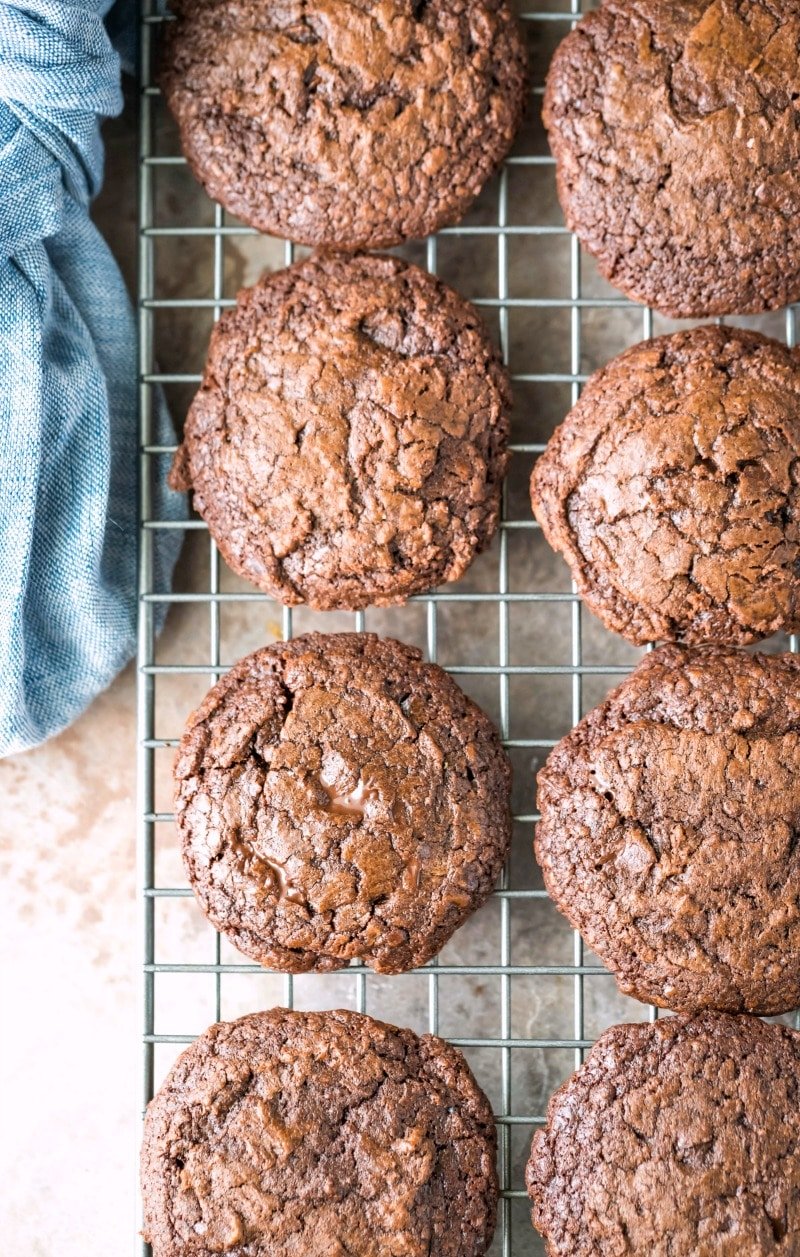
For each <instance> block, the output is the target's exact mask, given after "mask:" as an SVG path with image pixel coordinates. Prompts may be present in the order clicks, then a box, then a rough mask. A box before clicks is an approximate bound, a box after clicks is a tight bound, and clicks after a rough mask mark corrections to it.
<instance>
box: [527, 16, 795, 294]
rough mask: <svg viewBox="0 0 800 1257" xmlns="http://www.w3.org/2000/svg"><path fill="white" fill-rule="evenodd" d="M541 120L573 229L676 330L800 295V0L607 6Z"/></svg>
mask: <svg viewBox="0 0 800 1257" xmlns="http://www.w3.org/2000/svg"><path fill="white" fill-rule="evenodd" d="M544 121H545V126H546V127H547V131H548V135H549V138H550V145H551V148H552V150H553V154H554V156H555V159H556V164H557V179H558V193H559V198H560V200H561V205H562V207H563V210H564V215H565V217H566V220H567V223H568V225H569V226H570V228H571V229H572V230H573V231H575V232H577V234H578V236H579V237H580V240H581V243H582V244H583V245H584V246H585V247H586V248H587V249H588V250H589V252H590V253H592V254H594V256H595V258H596V259H597V264H598V267H599V269H600V271H601V272H602V274H603V275H604V276H605V277H606V279H608V280H610V281H611V283H612V284H615V285H616V287H617V288H621V289H622V291H623V292H624V293H627V294H628V296H630V297H633V298H635V299H636V300H637V301H644V302H647V303H648V304H649V305H653V306H655V307H656V308H657V309H659V310H662V311H663V312H664V313H665V314H668V315H669V316H670V317H672V318H682V317H689V316H691V317H699V316H703V315H711V314H735V313H740V314H744V313H747V312H755V311H758V310H775V309H778V308H779V307H780V306H783V305H787V304H788V303H789V302H791V301H796V300H797V299H798V297H800V237H799V236H798V232H797V221H798V218H800V0H672V2H671V3H667V2H666V0H605V3H604V4H603V5H602V7H601V8H599V9H598V10H597V11H596V12H594V13H589V14H588V15H587V16H586V17H585V18H584V19H583V20H582V21H581V22H580V23H579V24H578V26H577V28H576V29H575V30H574V31H572V32H571V33H570V34H569V35H568V36H567V37H566V39H565V40H564V41H563V43H562V44H561V45H560V46H559V48H558V50H557V52H556V54H555V57H554V58H553V62H552V65H551V67H550V73H549V75H548V80H547V90H546V93H545V103H544Z"/></svg>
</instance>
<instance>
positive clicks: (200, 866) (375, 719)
mask: <svg viewBox="0 0 800 1257" xmlns="http://www.w3.org/2000/svg"><path fill="white" fill-rule="evenodd" d="M175 778H176V784H177V797H176V808H177V819H178V825H179V827H180V831H181V834H182V838H183V855H184V861H185V864H186V868H187V872H188V875H189V879H190V881H191V883H192V886H193V888H194V890H195V893H196V894H197V896H198V898H199V900H200V903H201V905H202V907H203V909H204V911H205V912H206V913H207V915H208V916H209V917H210V919H211V921H212V922H213V923H214V925H215V926H216V927H217V929H220V930H223V931H224V932H225V933H226V934H227V935H228V937H229V938H230V939H231V940H232V942H234V943H235V944H236V946H237V947H238V948H240V949H241V951H243V952H245V953H246V954H247V955H248V956H252V957H253V958H254V959H255V960H257V961H259V963H260V964H263V965H265V966H267V967H268V968H275V969H281V970H285V971H289V972H294V973H301V972H305V971H306V970H310V969H315V970H317V971H322V970H330V969H339V968H341V967H342V966H343V965H347V964H348V963H349V962H350V961H351V960H353V959H356V958H358V959H361V960H363V961H364V962H365V963H366V964H368V965H371V966H372V968H374V969H376V970H378V971H379V972H381V973H399V972H402V971H404V970H406V969H410V968H412V967H414V966H416V965H421V964H424V963H425V962H426V961H428V960H430V958H431V957H432V956H434V955H435V954H436V952H438V951H439V950H440V949H441V948H442V947H443V946H444V944H445V943H446V942H447V940H448V939H449V938H450V936H451V934H452V933H453V931H454V930H456V929H457V928H458V926H459V925H461V924H462V923H463V922H464V921H465V920H466V918H467V917H468V916H469V915H470V914H471V913H472V912H473V911H474V910H475V909H476V908H478V907H480V905H481V904H482V903H483V902H484V900H485V899H486V898H487V897H488V895H489V894H490V893H491V891H492V889H493V888H494V885H495V882H496V880H497V877H498V874H499V872H500V870H501V868H502V865H503V861H504V859H505V856H506V852H507V850H508V844H509V839H510V829H511V820H510V787H511V768H510V765H509V763H508V760H507V758H506V756H505V754H504V752H503V749H502V745H501V742H500V739H499V736H498V734H497V731H496V729H495V728H494V726H493V725H492V723H491V721H490V720H489V719H488V717H487V716H485V715H484V714H483V712H482V711H480V709H479V708H478V707H476V706H475V704H474V703H472V702H471V701H470V700H469V699H468V698H467V697H466V695H465V694H463V693H462V691H461V690H460V689H459V688H458V686H457V685H456V683H455V681H453V680H452V678H451V677H449V676H448V675H447V673H446V672H443V671H442V669H441V668H438V667H437V666H436V665H435V664H429V663H423V662H422V659H421V655H420V652H419V651H418V650H415V649H414V648H412V647H410V646H403V645H401V643H400V642H395V641H391V640H388V639H387V640H381V639H379V638H377V637H375V636H374V634H372V633H363V634H359V633H331V634H322V633H311V634H309V635H308V636H306V637H298V638H295V640H294V641H290V642H279V643H277V644H275V645H274V646H267V647H266V648H265V649H264V650H259V651H256V652H255V654H252V655H249V656H248V657H247V658H246V659H243V660H241V662H240V663H238V664H237V665H236V666H235V668H233V669H232V671H231V672H229V673H228V674H227V676H225V677H223V679H222V680H221V681H220V682H219V684H218V685H216V686H215V687H214V688H213V689H212V690H211V692H210V693H209V694H208V696H207V698H206V700H205V702H204V703H203V704H202V706H201V707H200V709H199V710H198V711H197V712H195V714H194V715H193V716H192V717H191V718H190V720H189V724H188V727H187V730H186V733H185V734H184V736H183V740H182V742H181V745H180V750H179V752H178V757H177V761H176V766H175Z"/></svg>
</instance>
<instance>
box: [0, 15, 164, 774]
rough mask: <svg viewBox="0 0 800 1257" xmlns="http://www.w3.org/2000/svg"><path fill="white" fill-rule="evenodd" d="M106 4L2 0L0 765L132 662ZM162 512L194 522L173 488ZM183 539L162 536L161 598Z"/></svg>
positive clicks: (115, 71)
mask: <svg viewBox="0 0 800 1257" xmlns="http://www.w3.org/2000/svg"><path fill="white" fill-rule="evenodd" d="M110 7H111V0H11V2H9V0H5V2H3V0H0V756H2V755H7V754H10V753H11V752H14V751H19V750H23V749H25V748H26V747H30V746H34V745H36V744H37V743H38V742H41V741H43V740H44V739H45V738H47V737H49V736H50V735H51V734H54V733H57V732H58V731H59V730H61V729H63V728H64V727H65V726H66V725H68V724H69V723H70V722H71V721H72V720H74V719H75V718H76V716H78V715H79V714H80V713H81V712H82V711H83V710H84V708H85V707H86V706H87V704H88V703H89V702H90V701H91V700H92V698H94V697H95V695H96V694H97V693H99V692H100V691H101V690H102V689H104V688H105V687H106V686H107V685H108V684H109V682H110V681H111V680H112V679H113V677H114V676H115V675H116V673H117V672H118V671H119V669H120V668H121V667H122V666H123V665H124V664H125V663H126V662H127V660H128V659H130V657H131V656H132V654H133V653H134V650H135V629H136V535H137V529H136V503H137V490H136V478H137V447H138V439H137V379H136V327H135V322H134V317H133V311H132V308H131V304H130V301H129V298H128V295H127V292H126V290H125V286H124V284H123V281H122V278H121V276H120V273H119V271H118V269H117V266H116V263H115V262H114V259H113V258H112V256H111V253H110V252H109V250H108V247H107V246H106V244H105V242H104V241H103V239H102V237H101V236H100V235H99V233H98V231H97V229H96V228H95V227H94V225H93V224H92V222H91V221H90V219H89V214H88V207H89V202H90V200H91V198H92V197H93V196H94V195H95V193H96V192H97V191H98V189H99V187H100V184H101V181H102V173H103V146H102V141H101V138H100V127H99V123H100V119H101V118H102V117H104V116H106V117H107V116H111V115H114V114H117V113H119V112H120V110H121V108H122V96H121V91H120V64H119V57H118V55H117V53H116V52H115V50H114V48H113V47H112V45H111V42H110V40H109V38H108V35H107V33H106V30H105V27H104V24H103V18H104V16H105V14H106V12H107V11H108V9H109V8H110ZM134 9H135V6H134V5H131V15H133V10H134ZM159 412H160V413H159V416H158V420H159V425H160V428H159V439H160V440H163V441H169V440H170V438H171V428H170V426H169V419H168V416H167V414H166V411H165V410H164V409H163V406H162V405H161V403H160V401H159ZM158 507H159V510H160V513H161V517H162V518H173V519H177V518H180V517H181V516H182V512H183V510H184V506H183V503H182V500H181V498H180V496H179V495H177V494H170V493H169V491H168V490H166V489H164V490H163V499H162V500H161V501H160V502H159V503H158ZM179 544H180V535H179V534H178V533H175V532H171V533H170V532H164V533H160V534H158V544H157V547H156V554H155V565H156V570H155V580H156V582H157V586H156V587H157V588H159V589H168V588H169V581H170V578H171V573H172V566H173V564H174V561H175V557H176V554H177V549H178V546H179Z"/></svg>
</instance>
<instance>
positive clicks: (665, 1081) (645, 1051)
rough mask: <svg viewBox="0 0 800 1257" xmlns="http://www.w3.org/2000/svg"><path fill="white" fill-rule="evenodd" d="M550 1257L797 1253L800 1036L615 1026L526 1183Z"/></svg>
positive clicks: (783, 1030) (719, 1020) (702, 1020)
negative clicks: (628, 1254)
mask: <svg viewBox="0 0 800 1257" xmlns="http://www.w3.org/2000/svg"><path fill="white" fill-rule="evenodd" d="M526 1181H527V1187H528V1192H529V1194H530V1196H531V1199H532V1201H533V1224H534V1226H535V1227H536V1228H537V1230H539V1231H540V1232H541V1233H542V1235H543V1236H544V1237H545V1242H546V1245H547V1252H548V1254H549V1255H550V1257H598V1254H601V1253H602V1254H609V1257H610V1254H612V1253H613V1254H617V1253H619V1254H622V1253H631V1254H633V1253H636V1254H640V1253H642V1254H643V1253H651V1254H652V1255H653V1257H768V1255H771V1254H775V1257H779V1255H780V1257H794V1254H796V1253H797V1252H798V1247H797V1237H798V1235H800V1034H798V1033H797V1032H796V1031H794V1030H789V1029H788V1028H787V1027H786V1026H776V1025H766V1024H765V1023H764V1022H763V1021H758V1020H757V1019H756V1018H754V1017H730V1016H727V1015H726V1014H724V1013H703V1014H701V1015H700V1016H697V1017H691V1018H689V1017H667V1018H665V1019H664V1020H663V1021H658V1022H655V1023H653V1024H650V1025H628V1026H613V1027H612V1028H611V1029H610V1030H607V1031H606V1032H605V1034H604V1035H603V1036H602V1037H601V1038H600V1039H599V1041H598V1042H597V1044H596V1045H595V1047H594V1049H593V1050H592V1052H591V1054H590V1055H589V1058H588V1060H587V1061H586V1063H585V1064H584V1065H582V1066H581V1068H580V1069H579V1070H578V1071H577V1072H576V1073H575V1074H573V1075H572V1077H571V1078H570V1079H569V1081H568V1082H566V1083H565V1084H564V1086H563V1087H562V1088H561V1090H560V1091H557V1092H556V1094H555V1095H554V1096H553V1098H552V1100H551V1101H550V1105H549V1107H548V1111H547V1125H546V1127H545V1128H544V1130H540V1131H537V1133H536V1134H535V1135H534V1138H533V1146H532V1148H531V1157H530V1161H529V1162H528V1169H527V1175H526Z"/></svg>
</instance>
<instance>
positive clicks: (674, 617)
mask: <svg viewBox="0 0 800 1257" xmlns="http://www.w3.org/2000/svg"><path fill="white" fill-rule="evenodd" d="M798 460H800V355H798V353H797V352H796V351H794V350H790V349H787V348H786V346H785V345H782V344H780V343H779V342H778V341H774V340H768V339H767V338H766V337H764V336H760V335H758V334H757V333H755V332H745V331H741V330H739V329H736V328H722V327H699V328H693V329H692V330H691V331H687V332H678V333H676V334H675V335H672V336H661V337H658V338H657V339H656V340H651V341H645V342H644V343H643V344H641V345H636V346H635V347H634V348H633V349H629V350H627V351H626V352H625V353H623V354H620V356H619V357H618V358H615V359H614V360H613V362H611V363H609V365H608V366H606V367H604V368H603V369H602V370H600V371H597V372H596V373H595V374H594V375H593V376H592V378H591V379H590V380H589V383H588V384H587V386H586V388H585V390H584V392H583V394H582V396H581V398H580V400H579V401H578V403H577V405H576V406H574V407H573V409H572V410H571V411H570V413H569V415H568V416H567V418H566V420H565V422H564V423H563V424H562V425H561V427H560V428H558V429H557V431H556V432H555V434H554V435H553V437H552V438H551V440H550V442H549V444H548V446H547V449H546V450H545V453H544V454H543V455H542V457H541V458H540V459H539V460H538V462H537V463H536V466H535V467H534V469H533V475H532V477H531V500H532V503H533V509H534V512H535V514H536V518H537V519H538V521H539V523H540V524H541V526H542V529H543V530H544V533H545V536H546V537H547V539H548V541H549V542H550V544H551V545H552V546H553V547H554V548H555V549H556V550H559V551H561V553H562V554H563V555H564V557H565V559H566V560H567V563H568V564H569V567H570V570H571V572H572V575H573V578H574V580H575V581H576V583H577V585H578V589H579V591H580V593H581V596H582V598H583V599H584V601H585V602H586V604H587V606H588V607H589V609H590V611H593V612H594V613H595V615H597V616H599V617H600V619H601V620H602V621H603V623H604V624H605V625H606V626H607V627H608V628H611V629H614V630H615V631H616V632H618V633H621V634H622V635H623V636H624V637H627V638H628V640H629V641H632V642H636V643H643V642H646V641H648V640H658V639H667V640H682V641H686V642H690V643H694V642H703V641H714V640H716V641H723V642H731V643H733V644H735V645H745V644H746V643H748V642H753V641H757V640H758V639H759V638H761V637H766V636H768V635H769V634H771V633H775V632H778V631H780V630H781V629H783V630H786V631H787V632H792V631H795V630H796V629H798V628H800V513H799V508H800V494H799V493H798V479H800V461H798Z"/></svg>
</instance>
